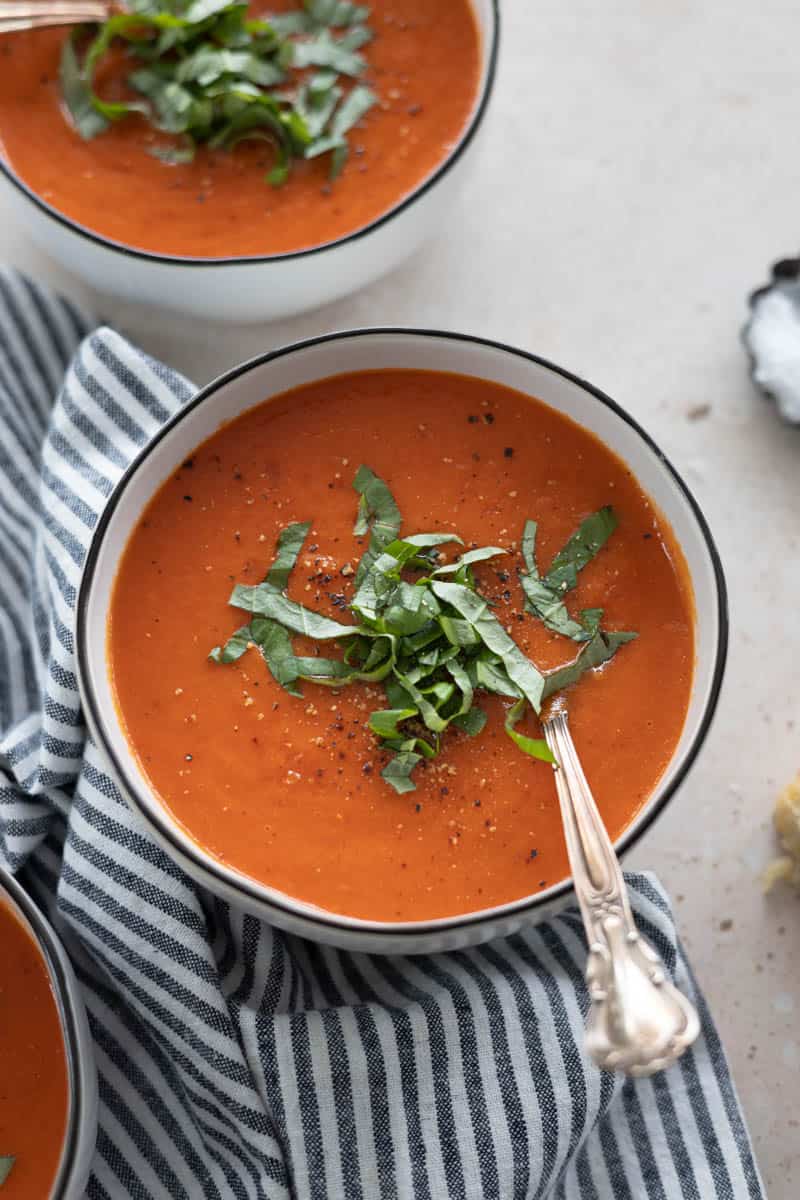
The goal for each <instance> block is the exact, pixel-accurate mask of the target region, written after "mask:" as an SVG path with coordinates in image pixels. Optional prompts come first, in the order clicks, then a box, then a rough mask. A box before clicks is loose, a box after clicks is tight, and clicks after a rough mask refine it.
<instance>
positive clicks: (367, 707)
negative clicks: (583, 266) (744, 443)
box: [108, 371, 694, 921]
mask: <svg viewBox="0 0 800 1200" xmlns="http://www.w3.org/2000/svg"><path fill="white" fill-rule="evenodd" d="M360 463H366V464H368V465H369V466H370V467H371V468H372V469H373V471H375V472H376V473H377V474H378V475H380V476H382V477H383V478H384V479H385V480H386V482H387V483H388V485H389V486H390V488H391V490H392V492H393V493H394V496H395V497H396V500H397V504H398V506H399V508H400V511H401V513H402V515H403V532H404V533H411V532H417V531H422V530H425V531H427V530H434V531H437V530H455V531H457V532H458V533H460V534H461V536H462V537H463V538H464V541H465V543H466V544H467V545H470V544H471V543H477V544H478V545H480V546H483V545H486V544H490V545H495V546H499V547H505V548H507V549H508V550H509V551H510V553H508V554H507V555H506V556H505V557H503V558H499V559H496V560H494V561H493V562H491V563H485V564H481V565H480V566H479V567H477V568H476V575H477V577H478V580H479V583H480V586H481V590H482V591H483V593H484V595H485V596H486V597H487V598H489V599H491V600H493V601H494V602H495V603H496V609H495V611H496V612H497V614H498V616H499V617H500V620H501V621H502V622H503V624H504V625H507V626H508V628H510V629H511V631H512V632H513V636H514V638H515V640H516V641H517V643H518V644H519V646H520V647H521V648H522V649H523V650H524V651H525V653H526V654H527V655H529V656H530V657H531V659H532V660H533V661H534V662H535V663H537V664H538V666H539V667H541V668H542V669H545V670H550V669H552V668H555V667H556V666H560V665H562V664H564V663H566V662H570V661H572V660H573V659H574V658H575V656H576V653H577V651H578V647H577V646H576V645H575V643H574V642H571V641H569V640H568V639H567V638H565V637H562V636H560V635H558V634H553V633H550V632H548V630H547V629H546V628H545V627H544V626H543V625H542V623H541V622H540V621H538V620H537V619H535V618H534V617H533V616H530V615H528V614H525V615H523V614H522V592H521V588H520V583H519V579H518V575H517V569H518V568H520V567H521V566H522V559H521V557H520V555H519V539H520V534H521V531H522V526H523V522H524V520H525V518H526V517H533V518H535V519H536V520H538V522H539V542H538V557H539V559H540V561H541V563H542V564H547V563H549V562H550V560H551V558H552V557H553V555H554V554H555V552H556V551H557V550H558V549H559V548H560V546H561V545H562V544H563V543H564V542H565V541H566V539H567V538H568V537H569V535H570V534H571V533H572V532H573V530H574V529H575V528H576V526H577V525H578V524H579V522H580V521H582V520H583V519H584V518H585V517H586V516H587V514H589V513H591V512H593V511H595V510H597V509H598V508H600V507H602V506H603V505H605V504H607V503H609V502H611V503H612V504H613V507H614V510H615V512H616V514H617V516H618V518H619V527H618V529H617V531H616V532H615V533H614V534H613V536H612V537H611V539H610V540H609V541H608V543H607V545H606V547H605V548H604V549H603V550H602V551H601V552H600V553H599V554H598V556H597V557H596V558H595V559H594V560H593V561H592V562H591V563H590V564H589V565H588V566H587V567H586V568H585V569H584V570H583V571H582V572H581V574H580V577H579V583H578V586H577V589H576V591H575V592H574V593H573V595H574V603H573V601H570V605H571V607H573V608H574V609H575V611H578V610H579V609H585V608H591V607H594V606H601V607H603V608H604V610H605V616H604V618H603V623H604V628H606V629H609V630H615V629H618V630H620V629H628V630H636V631H638V633H639V637H638V640H636V641H635V642H632V643H630V644H629V645H625V646H623V647H621V649H620V650H619V651H618V653H617V655H616V657H615V658H614V659H613V660H612V661H611V662H610V663H609V664H608V665H607V666H606V667H605V668H604V669H602V670H598V671H595V672H590V673H589V674H588V675H585V676H584V677H583V678H582V679H581V680H580V682H579V683H578V684H577V685H576V686H575V687H574V688H573V689H572V691H571V693H570V695H569V707H570V714H571V725H572V730H573V734H574V737H575V741H576V743H577V746H578V748H579V751H580V753H581V756H582V759H583V762H584V764H585V767H586V770H587V774H588V777H589V779H590V781H591V783H592V785H593V787H594V790H595V794H596V796H597V799H598V802H599V804H600V807H601V809H602V811H603V814H604V817H605V819H606V821H607V823H608V825H609V828H610V831H611V833H612V835H613V836H615V837H616V836H618V835H619V834H620V833H621V832H622V830H623V829H624V828H625V827H626V826H627V825H628V824H629V823H630V821H631V820H632V818H633V817H634V816H635V814H636V812H637V811H638V810H639V808H640V806H641V805H642V804H643V802H644V801H645V800H646V799H647V797H648V796H649V794H650V792H651V791H652V789H653V787H654V785H655V784H656V782H657V780H658V778H659V777H660V775H661V774H662V772H663V770H664V768H665V766H666V764H667V762H668V760H669V758H670V756H671V754H672V752H673V750H674V748H675V745H676V743H677V741H678V738H679V736H680V733H681V729H682V726H683V723H684V719H685V715H686V710H687V705H688V699H689V692H690V686H691V679H692V673H693V665H694V646H693V624H692V616H691V604H692V602H691V598H690V594H689V586H688V584H687V581H686V575H685V569H684V566H683V564H682V560H681V557H680V553H679V551H678V550H677V548H676V546H675V543H674V541H673V538H672V535H671V533H670V530H669V529H668V528H667V527H666V525H665V523H664V521H663V520H662V519H661V518H660V517H659V514H658V513H657V512H656V511H654V509H653V508H652V506H651V505H650V503H649V501H648V499H647V497H646V496H645V495H644V494H643V493H642V491H641V489H640V488H639V486H638V484H637V482H636V480H635V479H634V478H633V477H632V475H631V474H630V472H629V471H628V470H627V469H626V468H625V467H624V466H623V464H622V463H621V462H620V461H619V460H618V459H616V458H615V457H614V456H613V455H612V454H611V453H610V452H609V450H608V449H607V448H606V447H604V446H603V445H602V444H601V443H600V442H599V441H597V440H596V439H595V438H594V437H593V436H592V435H590V434H588V433H586V432H585V431H583V430H581V429H580V428H579V427H578V426H576V425H575V424H573V423H572V422H571V421H569V420H568V419H566V418H564V417H563V416H561V415H560V414H558V413H556V412H554V411H553V410H552V409H550V408H548V407H545V406H544V405H543V404H541V403H539V402H538V401H536V400H532V399H529V398H528V397H527V396H524V395H521V394H519V393H517V392H513V391H510V390H507V389H505V388H502V387H499V386H495V385H492V384H487V383H485V382H482V381H479V380H475V379H469V378H465V377H462V376H457V375H449V374H440V373H434V372H417V371H376V372H364V373H359V374H352V375H343V376H337V377H335V378H332V379H327V380H325V381H323V382H318V383H314V384H312V385H309V386H305V387H302V388H300V389H298V390H296V391H294V392H291V393H287V394H285V395H281V396H277V397H275V398H274V399H272V400H270V401H269V402H267V403H265V404H263V405H261V406H259V407H258V408H256V409H253V410H251V411H250V412H248V413H247V414H245V415H243V416H242V417H240V418H239V419H237V420H236V421H234V422H233V423H231V424H229V425H226V426H224V427H223V428H221V429H220V430H219V432H218V433H216V434H215V435H214V437H213V438H212V439H211V440H210V441H208V442H206V443H204V444H203V445H202V446H201V447H200V448H199V449H198V450H197V452H196V453H195V454H194V455H193V456H192V458H191V459H190V460H187V462H186V463H185V464H184V465H183V467H182V468H181V469H180V470H179V471H178V472H177V473H176V474H175V475H174V476H173V477H172V478H171V479H169V480H168V481H167V482H166V483H165V484H164V486H163V487H162V489H161V490H160V491H159V492H158V493H157V495H156V496H155V498H154V500H153V501H152V503H151V504H150V506H149V507H148V509H147V510H146V512H145V514H144V516H143V518H142V520H141V521H140V523H139V524H138V526H137V527H136V529H135V530H134V533H133V535H132V537H131V539H130V542H129V544H128V547H127V549H126V551H125V554H124V557H123V559H122V563H121V566H120V570H119V574H118V578H117V582H116V586H115V591H114V596H113V599H112V609H111V620H110V629H109V642H108V647H109V657H110V664H111V669H112V674H113V681H114V685H115V689H116V695H117V699H118V705H119V709H120V712H121V715H122V718H123V721H124V724H125V727H126V729H127V733H128V737H129V739H130V742H131V745H132V747H133V748H134V750H135V753H136V754H137V756H138V759H139V761H140V763H141V766H142V769H143V770H144V772H145V774H146V775H147V777H148V779H149V780H150V783H151V785H152V787H153V789H154V790H155V792H156V793H157V794H158V795H159V796H160V797H161V799H162V801H163V802H164V804H165V805H166V806H167V808H168V809H169V810H170V811H171V812H172V813H173V814H174V816H175V817H176V818H177V819H178V820H179V821H180V822H181V823H182V825H183V826H184V827H185V828H186V829H187V831H188V832H189V833H190V834H191V836H192V837H193V838H194V839H195V840H196V841H197V842H199V843H200V844H201V845H202V846H204V847H205V848H207V850H209V851H210V852H211V853H212V854H213V855H214V856H215V857H216V858H218V859H219V860H220V861H222V862H225V863H227V864H230V865H232V866H234V867H236V868H237V869H238V870H240V871H242V872H244V873H245V874H247V875H250V876H252V877H254V878H255V879H258V880H260V881H262V882H264V883H268V884H270V885H272V886H274V887H276V888H278V889H280V890H282V891H284V892H286V893H289V894H290V895H292V896H295V897H299V898H302V899H303V900H306V901H310V902H312V903H314V904H316V905H318V906H320V907H322V908H325V909H328V910H331V911H334V912H338V913H343V914H350V915H354V916H358V917H363V918H372V919H376V920H385V921H400V920H417V919H425V918H432V917H442V916H446V915H452V914H459V913H466V912H470V911H473V910H477V909H481V908H486V907H489V906H492V905H495V904H499V903H503V902H506V901H510V900H514V899H517V898H519V897H522V896H526V895H528V894H531V893H535V892H537V891H538V890H540V889H542V888H544V887H546V886H548V885H550V884H553V883H555V882H557V881H558V880H561V879H563V878H564V877H565V876H566V875H567V874H568V864H567V857H566V849H565V845H564V839H563V835H562V830H561V821H560V816H559V810H558V803H557V798H556V791H555V786H554V781H553V777H552V769H551V768H550V767H549V766H548V765H546V764H545V763H542V762H537V761H534V760H533V759H531V758H528V757H526V756H525V755H523V754H522V753H521V752H520V751H519V750H518V749H517V748H516V746H515V745H514V744H513V743H512V742H511V740H510V739H509V738H508V737H507V736H506V734H505V732H504V728H503V722H504V718H505V714H506V711H507V709H508V707H509V703H510V702H509V701H506V700H504V699H502V698H501V697H499V696H488V695H487V696H484V695H481V697H480V704H481V707H482V708H484V709H485V710H486V711H487V713H488V717H489V719H488V722H487V725H486V728H485V729H484V730H483V732H482V733H481V734H480V735H479V736H476V737H467V736H465V735H464V734H462V733H460V732H449V731H448V733H446V734H445V735H444V744H443V749H442V752H441V753H440V755H439V757H438V758H437V759H436V760H434V761H433V762H431V763H428V764H423V765H421V766H420V767H418V768H417V770H416V771H415V774H414V778H415V781H416V783H417V790H416V791H413V792H410V793H408V794H405V795H398V794H396V793H395V792H394V791H393V790H392V789H391V787H389V786H388V784H387V783H386V782H385V781H384V780H383V779H382V778H381V775H380V769H381V766H382V765H383V761H385V759H382V756H381V753H380V752H379V750H378V748H377V746H376V741H375V738H374V736H373V734H372V733H371V732H370V730H369V729H368V728H367V720H368V718H369V714H370V712H371V711H373V710H375V709H381V708H385V707H388V706H387V705H386V704H385V702H384V700H383V696H382V689H381V685H379V684H374V685H369V686H368V685H366V684H357V685H354V686H352V687H347V688H343V689H341V690H338V691H337V693H336V694H334V693H332V692H331V691H330V690H328V689H326V688H323V687H321V686H320V685H315V684H313V683H305V684H304V685H303V692H304V697H303V699H296V698H294V697H292V696H290V695H288V694H287V692H286V691H284V690H283V689H282V688H281V687H280V686H279V685H278V684H277V683H276V682H275V681H274V679H273V678H272V676H271V675H270V674H269V672H268V671H267V669H266V666H265V664H264V662H263V661H262V659H261V657H260V656H259V655H258V653H257V652H256V651H255V650H252V649H251V650H249V651H248V652H247V653H246V654H244V656H243V657H242V658H241V659H239V661H238V662H237V663H235V664H234V665H228V666H220V665H217V664H215V663H213V662H209V661H208V659H207V654H208V651H209V650H210V648H211V647H212V646H214V645H215V644H218V643H220V642H224V641H225V639H226V638H227V637H228V636H229V635H230V634H231V633H232V632H233V631H234V630H235V629H236V628H237V626H239V625H241V617H242V614H241V612H238V611H237V610H235V609H233V608H231V607H229V605H228V603H227V601H228V598H229V595H230V592H231V589H232V587H233V584H234V582H237V583H239V582H244V583H250V584H256V583H259V582H260V581H261V580H262V579H263V578H264V574H265V571H266V569H267V567H268V566H269V564H270V563H271V561H272V558H273V548H274V544H275V539H276V537H277V535H278V534H279V532H280V530H281V529H282V528H284V527H285V526H286V525H288V524H289V523H290V522H294V521H304V520H311V521H312V527H311V530H310V532H309V535H308V540H307V542H306V546H305V548H304V550H303V552H302V553H301V555H300V559H299V561H298V563H297V566H296V567H295V569H294V571H293V572H292V574H291V576H290V580H289V588H288V591H289V596H290V597H293V598H294V599H295V600H296V601H299V602H300V603H303V604H304V605H306V606H307V607H312V608H315V609H317V610H318V611H320V612H324V613H326V614H327V615H328V616H330V617H333V618H336V619H338V620H340V621H341V620H345V619H346V615H347V614H346V608H343V604H344V601H343V600H342V597H345V598H348V597H350V596H352V590H353V589H352V583H353V576H352V567H353V564H354V563H356V562H357V561H358V559H359V557H360V555H361V554H362V553H363V549H364V545H365V539H364V538H363V537H362V538H356V537H355V536H354V534H353V522H354V516H355V512H356V502H357V499H358V497H357V496H356V493H355V492H354V491H353V486H352V483H353V476H354V474H355V471H356V468H357V467H358V465H359V464H360ZM401 536H402V534H401ZM323 652H324V653H328V652H329V650H328V649H325V650H324V651H323ZM531 732H535V731H534V730H531Z"/></svg>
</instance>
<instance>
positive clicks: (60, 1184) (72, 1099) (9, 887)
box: [0, 868, 85, 1200]
mask: <svg viewBox="0 0 800 1200" xmlns="http://www.w3.org/2000/svg"><path fill="white" fill-rule="evenodd" d="M0 892H5V894H6V896H7V897H8V898H9V899H10V901H11V905H12V907H13V906H14V905H16V907H17V908H18V909H19V910H20V912H21V913H22V915H23V916H24V917H25V919H26V920H27V922H28V924H29V925H30V927H31V929H32V930H33V932H34V935H35V940H36V945H37V946H38V948H39V951H40V953H41V954H42V957H43V958H44V960H45V963H46V964H47V969H48V971H49V973H50V978H51V979H52V981H53V984H54V989H55V996H56V1004H57V1006H58V1012H59V1017H60V1020H61V1029H62V1033H63V1037H64V1054H65V1057H66V1060H67V1079H68V1088H69V1100H68V1109H67V1129H66V1133H65V1135H64V1145H63V1147H62V1151H61V1161H60V1163H59V1167H58V1173H57V1175H56V1178H55V1180H54V1182H53V1190H52V1193H51V1195H52V1200H60V1197H61V1196H63V1195H65V1194H66V1188H67V1185H68V1184H69V1183H70V1182H71V1179H70V1176H71V1175H72V1171H73V1167H74V1165H75V1156H76V1153H77V1149H78V1143H79V1138H80V1122H81V1116H82V1114H83V1113H84V1110H85V1098H84V1088H83V1078H82V1066H81V1057H80V1036H79V1033H78V1019H77V1015H76V1011H75V1005H74V1003H73V1000H72V995H71V982H70V980H68V979H67V975H66V973H65V971H64V967H63V965H62V963H61V959H60V957H59V953H58V952H59V950H60V951H61V953H62V954H66V950H65V949H64V947H63V945H62V944H61V943H60V942H59V940H58V937H57V935H56V933H55V932H54V930H53V929H52V928H51V927H50V925H49V923H48V921H47V920H46V918H45V916H44V915H43V913H42V912H41V911H40V909H39V908H38V907H37V905H36V903H35V901H34V900H33V899H32V898H31V896H30V895H29V894H28V893H27V892H26V891H25V889H24V887H23V886H22V884H21V883H20V882H19V881H18V880H17V879H15V878H14V876H13V875H11V874H9V872H8V871H6V870H5V869H4V868H0Z"/></svg>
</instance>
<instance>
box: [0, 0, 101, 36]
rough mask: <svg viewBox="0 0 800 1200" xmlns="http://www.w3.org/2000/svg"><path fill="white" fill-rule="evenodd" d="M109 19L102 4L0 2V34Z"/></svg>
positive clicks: (95, 0)
mask: <svg viewBox="0 0 800 1200" xmlns="http://www.w3.org/2000/svg"><path fill="white" fill-rule="evenodd" d="M110 15H111V9H110V6H109V5H108V4H106V3H104V2H103V0H0V33H18V32H21V31H23V30H26V29H44V28H46V27H47V26H51V25H78V24H80V23H81V22H83V21H104V20H105V19H106V17H108V16H110Z"/></svg>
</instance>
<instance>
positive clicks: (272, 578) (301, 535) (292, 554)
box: [264, 521, 311, 592]
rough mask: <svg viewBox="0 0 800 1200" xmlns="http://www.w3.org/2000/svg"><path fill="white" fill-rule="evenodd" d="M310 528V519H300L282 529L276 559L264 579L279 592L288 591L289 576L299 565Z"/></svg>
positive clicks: (276, 548)
mask: <svg viewBox="0 0 800 1200" xmlns="http://www.w3.org/2000/svg"><path fill="white" fill-rule="evenodd" d="M310 528H311V522H310V521H302V522H299V521H298V522H296V523H295V524H293V525H287V526H286V528H285V529H282V530H281V532H280V534H279V535H278V542H277V545H276V547H275V551H276V553H275V561H274V562H273V564H272V566H271V567H270V569H269V571H268V572H267V576H266V579H265V580H264V582H265V583H268V584H269V586H270V587H274V588H277V589H278V591H279V592H285V591H286V588H287V587H288V586H289V576H290V575H291V573H292V571H293V570H294V568H295V566H296V565H297V559H298V558H299V556H300V551H301V550H302V549H303V544H304V542H305V540H306V538H307V537H308V531H309V529H310Z"/></svg>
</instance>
